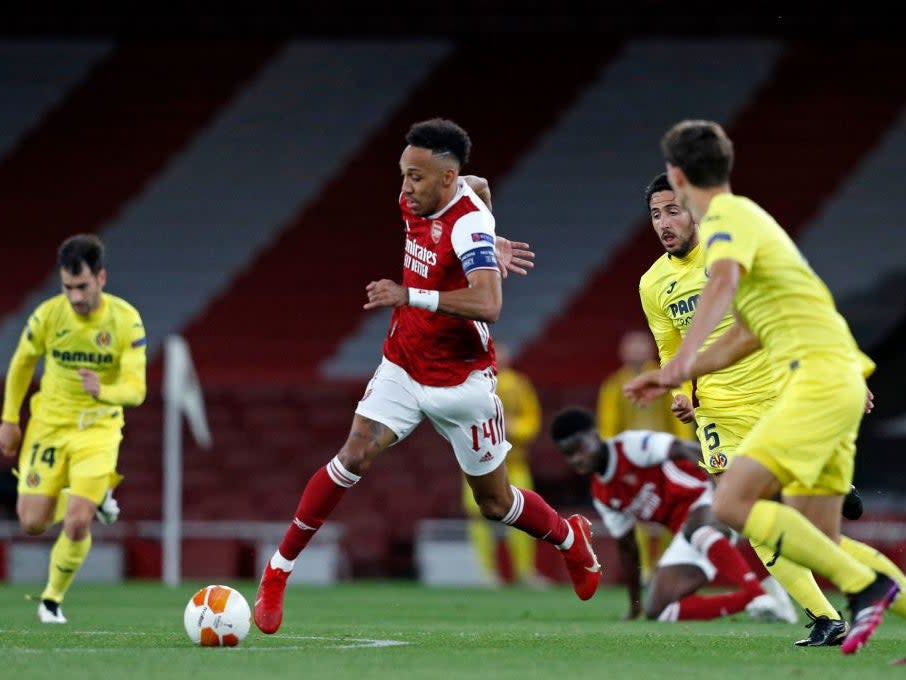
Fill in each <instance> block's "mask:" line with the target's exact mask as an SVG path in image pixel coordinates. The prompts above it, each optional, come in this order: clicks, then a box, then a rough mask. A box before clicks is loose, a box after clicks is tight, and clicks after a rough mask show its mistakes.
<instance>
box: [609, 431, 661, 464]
mask: <svg viewBox="0 0 906 680" xmlns="http://www.w3.org/2000/svg"><path fill="white" fill-rule="evenodd" d="M613 439H614V440H615V441H618V442H620V443H621V444H622V446H623V453H624V455H625V456H626V458H628V459H629V462H631V463H632V464H633V465H637V466H638V467H654V466H655V465H660V464H661V463H663V462H664V461H666V460H667V455H668V454H669V453H670V447H671V445H672V444H673V441H674V439H676V437H674V436H673V435H672V434H667V433H666V432H652V431H650V430H626V431H625V432H621V433H620V434H618V435H617V436H616V437H614V438H613Z"/></svg>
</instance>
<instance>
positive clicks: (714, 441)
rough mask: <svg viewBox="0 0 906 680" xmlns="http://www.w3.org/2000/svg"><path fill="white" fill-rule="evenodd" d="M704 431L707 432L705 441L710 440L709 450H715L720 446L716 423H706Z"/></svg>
mask: <svg viewBox="0 0 906 680" xmlns="http://www.w3.org/2000/svg"><path fill="white" fill-rule="evenodd" d="M702 432H704V433H705V441H707V442H708V451H713V450H714V449H716V448H717V447H719V446H720V436H718V434H717V425H715V424H714V423H711V424H710V425H705V427H704V429H703V430H702Z"/></svg>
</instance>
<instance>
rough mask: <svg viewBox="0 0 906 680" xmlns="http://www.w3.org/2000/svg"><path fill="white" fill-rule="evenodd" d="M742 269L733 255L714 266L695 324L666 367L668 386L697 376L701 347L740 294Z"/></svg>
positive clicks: (702, 294) (665, 379)
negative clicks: (695, 373)
mask: <svg viewBox="0 0 906 680" xmlns="http://www.w3.org/2000/svg"><path fill="white" fill-rule="evenodd" d="M741 269H742V268H741V266H740V265H739V263H738V262H736V261H735V260H729V259H722V260H718V261H717V262H715V263H714V264H713V265H712V266H711V273H710V278H709V279H708V283H707V284H706V285H705V287H704V289H702V293H701V298H699V301H698V304H697V305H696V307H695V319H694V320H693V321H692V326H690V327H689V332H688V333H686V337H685V338H683V342H682V344H681V345H680V348H679V350H678V351H677V353H676V356H675V357H673V359H671V360H670V361H669V362H668V363H667V364H666V365H665V366H664V368H663V369H662V372H661V380H662V382H663V383H664V384H665V385H666V386H667V387H679V386H680V385H682V384H683V383H684V382H685V381H686V380H689V379H690V378H694V377H696V375H693V374H692V368H693V364H694V363H695V360H696V355H697V354H698V350H699V348H700V347H701V346H702V345H703V344H704V342H705V340H707V339H708V336H709V335H711V332H712V331H713V330H714V329H715V328H716V327H717V324H718V323H720V320H721V319H723V318H724V316H725V315H726V313H727V310H728V309H729V308H730V304H731V303H732V302H733V298H734V297H735V296H736V288H737V286H738V285H739V278H740V276H741V273H742V272H741ZM697 375H704V373H698V374H697Z"/></svg>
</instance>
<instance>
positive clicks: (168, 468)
mask: <svg viewBox="0 0 906 680" xmlns="http://www.w3.org/2000/svg"><path fill="white" fill-rule="evenodd" d="M163 398H164V442H163V444H164V450H163V484H164V498H163V506H162V508H161V514H162V536H161V540H162V553H163V579H164V582H165V583H166V584H167V585H171V586H172V585H179V583H180V580H181V576H182V569H181V563H182V555H181V547H182V417H183V415H185V417H186V421H187V422H188V424H189V430H190V431H191V432H192V436H193V437H194V439H195V441H196V442H197V443H198V444H199V445H200V446H202V447H203V448H206V449H209V448H211V445H212V439H211V430H210V428H209V427H208V419H207V415H206V413H205V408H204V395H203V394H202V392H201V384H200V383H199V382H198V375H197V374H196V373H195V366H194V365H193V364H192V355H191V353H190V352H189V345H188V343H187V342H186V340H185V338H183V337H181V336H179V335H169V336H167V339H166V342H165V344H164V384H163Z"/></svg>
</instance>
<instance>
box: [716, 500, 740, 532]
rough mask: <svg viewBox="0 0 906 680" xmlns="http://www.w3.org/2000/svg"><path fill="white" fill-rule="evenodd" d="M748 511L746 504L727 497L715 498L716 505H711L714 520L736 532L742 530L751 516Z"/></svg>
mask: <svg viewBox="0 0 906 680" xmlns="http://www.w3.org/2000/svg"><path fill="white" fill-rule="evenodd" d="M748 510H749V508H747V507H746V504H745V503H741V502H740V501H739V500H737V499H733V498H727V497H725V496H715V498H714V503H713V504H712V505H711V512H712V514H713V515H714V518H715V519H716V520H717V521H718V522H721V523H722V524H725V525H727V526H728V527H730V528H731V529H735V530H736V531H741V530H742V527H743V525H744V524H745V523H746V519H747V518H748V515H749V513H748Z"/></svg>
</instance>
